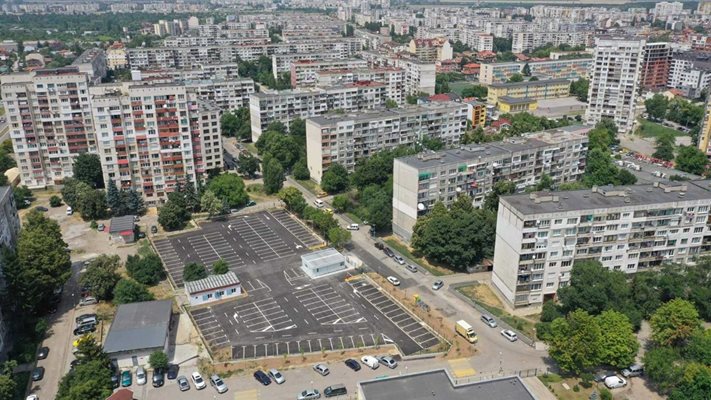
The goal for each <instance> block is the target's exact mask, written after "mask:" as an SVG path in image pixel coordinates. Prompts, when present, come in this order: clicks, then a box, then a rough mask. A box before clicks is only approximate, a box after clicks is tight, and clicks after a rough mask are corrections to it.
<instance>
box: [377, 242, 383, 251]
mask: <svg viewBox="0 0 711 400" xmlns="http://www.w3.org/2000/svg"><path fill="white" fill-rule="evenodd" d="M374 246H375V248H376V249H378V250H384V249H385V245H384V244H382V243H381V242H375V244H374Z"/></svg>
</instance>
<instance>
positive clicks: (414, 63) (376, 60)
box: [361, 51, 437, 95]
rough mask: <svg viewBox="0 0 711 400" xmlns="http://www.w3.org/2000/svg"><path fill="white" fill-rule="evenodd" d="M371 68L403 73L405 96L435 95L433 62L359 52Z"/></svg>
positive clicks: (434, 67)
mask: <svg viewBox="0 0 711 400" xmlns="http://www.w3.org/2000/svg"><path fill="white" fill-rule="evenodd" d="M361 56H362V57H363V59H364V60H367V61H368V66H370V67H371V68H381V67H395V68H402V69H403V70H404V71H405V94H406V95H417V94H418V93H420V92H424V93H427V94H429V95H433V94H435V75H436V73H437V67H436V65H435V64H434V63H433V62H425V61H420V60H417V59H414V58H407V57H403V56H401V55H396V54H382V53H376V52H367V51H364V52H361Z"/></svg>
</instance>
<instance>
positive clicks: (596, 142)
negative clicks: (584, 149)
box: [588, 128, 612, 151]
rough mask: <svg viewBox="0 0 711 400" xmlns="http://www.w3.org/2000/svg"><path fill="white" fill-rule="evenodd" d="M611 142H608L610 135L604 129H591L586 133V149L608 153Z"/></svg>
mask: <svg viewBox="0 0 711 400" xmlns="http://www.w3.org/2000/svg"><path fill="white" fill-rule="evenodd" d="M611 145H612V141H611V140H610V134H609V132H608V131H607V130H606V129H597V128H595V129H592V130H590V132H588V149H589V150H593V149H598V150H602V151H609V149H610V146H611Z"/></svg>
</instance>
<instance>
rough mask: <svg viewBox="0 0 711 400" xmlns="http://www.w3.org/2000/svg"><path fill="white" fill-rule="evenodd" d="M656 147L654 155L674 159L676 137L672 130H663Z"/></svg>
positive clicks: (663, 158)
mask: <svg viewBox="0 0 711 400" xmlns="http://www.w3.org/2000/svg"><path fill="white" fill-rule="evenodd" d="M656 143H657V146H656V149H655V151H654V154H652V157H654V158H659V159H661V160H665V161H671V160H673V159H674V145H675V144H676V137H675V136H674V134H673V133H671V132H663V133H662V134H660V135H659V136H657V139H656Z"/></svg>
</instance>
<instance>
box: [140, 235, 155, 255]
mask: <svg viewBox="0 0 711 400" xmlns="http://www.w3.org/2000/svg"><path fill="white" fill-rule="evenodd" d="M137 252H138V255H140V256H141V257H146V256H149V255H151V254H155V252H154V251H153V247H151V242H149V241H148V239H141V240H139V241H138V251H137Z"/></svg>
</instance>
